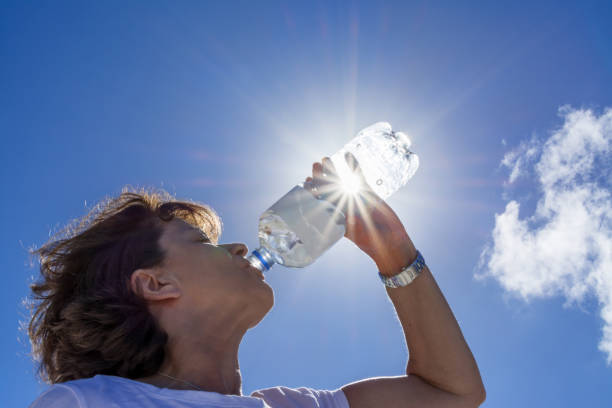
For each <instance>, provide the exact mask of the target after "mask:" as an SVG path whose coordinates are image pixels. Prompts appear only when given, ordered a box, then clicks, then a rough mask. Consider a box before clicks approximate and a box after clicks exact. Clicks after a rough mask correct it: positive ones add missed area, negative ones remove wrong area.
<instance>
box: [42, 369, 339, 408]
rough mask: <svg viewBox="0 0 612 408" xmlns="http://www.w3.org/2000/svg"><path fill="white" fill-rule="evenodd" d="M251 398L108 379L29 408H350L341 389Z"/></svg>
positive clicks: (57, 391)
mask: <svg viewBox="0 0 612 408" xmlns="http://www.w3.org/2000/svg"><path fill="white" fill-rule="evenodd" d="M251 395H252V396H250V397H244V396H238V395H224V394H219V393H216V392H208V391H191V390H172V389H169V388H158V387H156V386H154V385H150V384H146V383H142V382H140V381H134V380H130V379H128V378H122V377H114V376H108V375H96V376H95V377H92V378H85V379H81V380H75V381H68V382H65V383H61V384H55V385H53V386H52V387H50V388H49V389H48V390H47V391H45V392H44V393H43V394H41V395H40V397H38V399H36V401H34V402H33V403H32V405H30V408H60V407H61V408H65V407H78V408H120V407H121V408H123V407H143V408H148V407H151V408H153V407H155V408H195V407H198V408H202V407H223V408H277V407H278V408H281V407H282V408H284V407H295V408H349V404H348V401H347V400H346V397H345V395H344V392H342V390H341V389H337V390H335V391H326V390H313V389H310V388H295V389H294V388H287V387H273V388H266V389H263V390H258V391H255V392H253V394H251Z"/></svg>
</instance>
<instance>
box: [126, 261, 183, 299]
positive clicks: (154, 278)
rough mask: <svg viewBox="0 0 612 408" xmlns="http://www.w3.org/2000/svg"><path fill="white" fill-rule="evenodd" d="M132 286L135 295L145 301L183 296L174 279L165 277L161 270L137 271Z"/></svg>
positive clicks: (131, 279)
mask: <svg viewBox="0 0 612 408" xmlns="http://www.w3.org/2000/svg"><path fill="white" fill-rule="evenodd" d="M130 285H131V286H132V290H133V291H134V293H136V294H138V295H139V296H141V297H142V298H143V299H145V300H152V301H159V300H168V299H176V298H179V297H180V296H181V290H180V288H179V286H178V285H177V282H176V281H175V280H174V279H171V278H167V277H164V276H162V275H161V274H160V271H159V270H156V269H152V268H148V269H137V270H135V271H134V272H133V273H132V276H131V278H130Z"/></svg>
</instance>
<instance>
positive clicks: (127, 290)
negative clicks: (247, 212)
mask: <svg viewBox="0 0 612 408" xmlns="http://www.w3.org/2000/svg"><path fill="white" fill-rule="evenodd" d="M173 218H180V219H182V220H184V221H186V222H188V223H190V224H191V225H194V226H196V227H198V228H200V229H201V230H202V231H203V232H204V233H206V235H207V236H208V237H209V239H210V240H211V242H214V243H216V242H217V241H218V238H219V236H220V234H221V228H222V224H221V219H220V218H219V216H218V215H217V214H216V213H215V211H214V210H213V209H211V208H210V207H208V206H206V205H203V204H198V203H195V202H191V201H177V200H174V198H173V197H172V196H171V195H170V194H168V193H167V192H165V191H163V190H155V191H146V190H139V191H134V190H131V189H128V188H124V189H123V190H122V192H121V194H120V195H119V196H118V197H115V198H107V199H105V200H103V201H102V202H100V203H99V204H97V205H96V206H95V207H94V208H93V209H92V210H91V211H90V212H89V214H87V215H86V216H84V217H83V218H81V219H77V220H75V221H73V222H72V223H71V224H69V225H68V226H67V227H65V228H64V229H63V230H62V231H60V233H58V234H57V235H55V236H54V237H52V238H51V239H50V240H49V241H48V242H47V243H46V244H44V245H43V246H41V247H40V248H38V249H35V250H33V251H32V254H33V255H34V256H36V257H37V258H38V260H39V262H40V275H41V276H40V279H39V280H38V281H37V282H35V283H34V284H32V285H31V290H32V300H33V301H32V306H31V308H32V314H31V319H30V322H29V325H28V335H29V337H30V340H31V343H32V354H33V357H34V358H35V359H36V360H38V361H39V363H40V366H39V368H38V373H39V375H40V377H41V379H42V380H43V381H46V382H49V383H61V382H64V381H69V380H75V379H79V378H88V377H92V376H94V375H96V374H106V375H116V376H121V377H127V378H139V377H145V376H149V375H153V374H154V373H156V372H157V371H158V370H159V367H160V366H161V364H162V362H163V360H164V348H165V345H166V342H167V335H166V333H165V332H164V331H163V330H162V329H161V328H160V326H159V325H158V324H157V322H156V321H155V319H154V318H153V316H152V315H151V313H149V311H148V308H147V304H146V302H145V301H144V299H142V298H140V297H139V296H137V295H136V293H134V292H133V291H132V289H131V285H130V277H131V275H132V272H134V271H135V270H137V269H139V268H151V267H154V266H156V265H160V264H161V263H162V262H163V260H164V253H163V251H162V249H161V248H160V246H159V244H158V241H159V238H160V236H161V235H162V232H163V224H164V222H167V221H170V220H171V219H173Z"/></svg>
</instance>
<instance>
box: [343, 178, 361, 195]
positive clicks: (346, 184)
mask: <svg viewBox="0 0 612 408" xmlns="http://www.w3.org/2000/svg"><path fill="white" fill-rule="evenodd" d="M342 190H344V192H345V193H346V194H350V195H355V194H357V193H359V191H360V190H361V181H360V180H359V177H357V176H355V175H354V174H351V173H348V174H344V176H343V177H342Z"/></svg>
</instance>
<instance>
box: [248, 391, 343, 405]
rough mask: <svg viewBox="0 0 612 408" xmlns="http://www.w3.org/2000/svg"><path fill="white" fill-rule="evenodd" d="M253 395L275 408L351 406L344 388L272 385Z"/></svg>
mask: <svg viewBox="0 0 612 408" xmlns="http://www.w3.org/2000/svg"><path fill="white" fill-rule="evenodd" d="M251 396H252V397H257V398H261V399H263V400H264V401H265V402H266V403H267V404H268V405H270V406H271V407H273V408H276V407H279V408H281V407H298V408H348V406H349V405H348V401H347V399H346V397H345V395H344V392H343V391H342V389H337V390H333V391H329V390H315V389H312V388H307V387H300V388H288V387H272V388H265V389H261V390H257V391H254V392H253V393H252V394H251Z"/></svg>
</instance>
